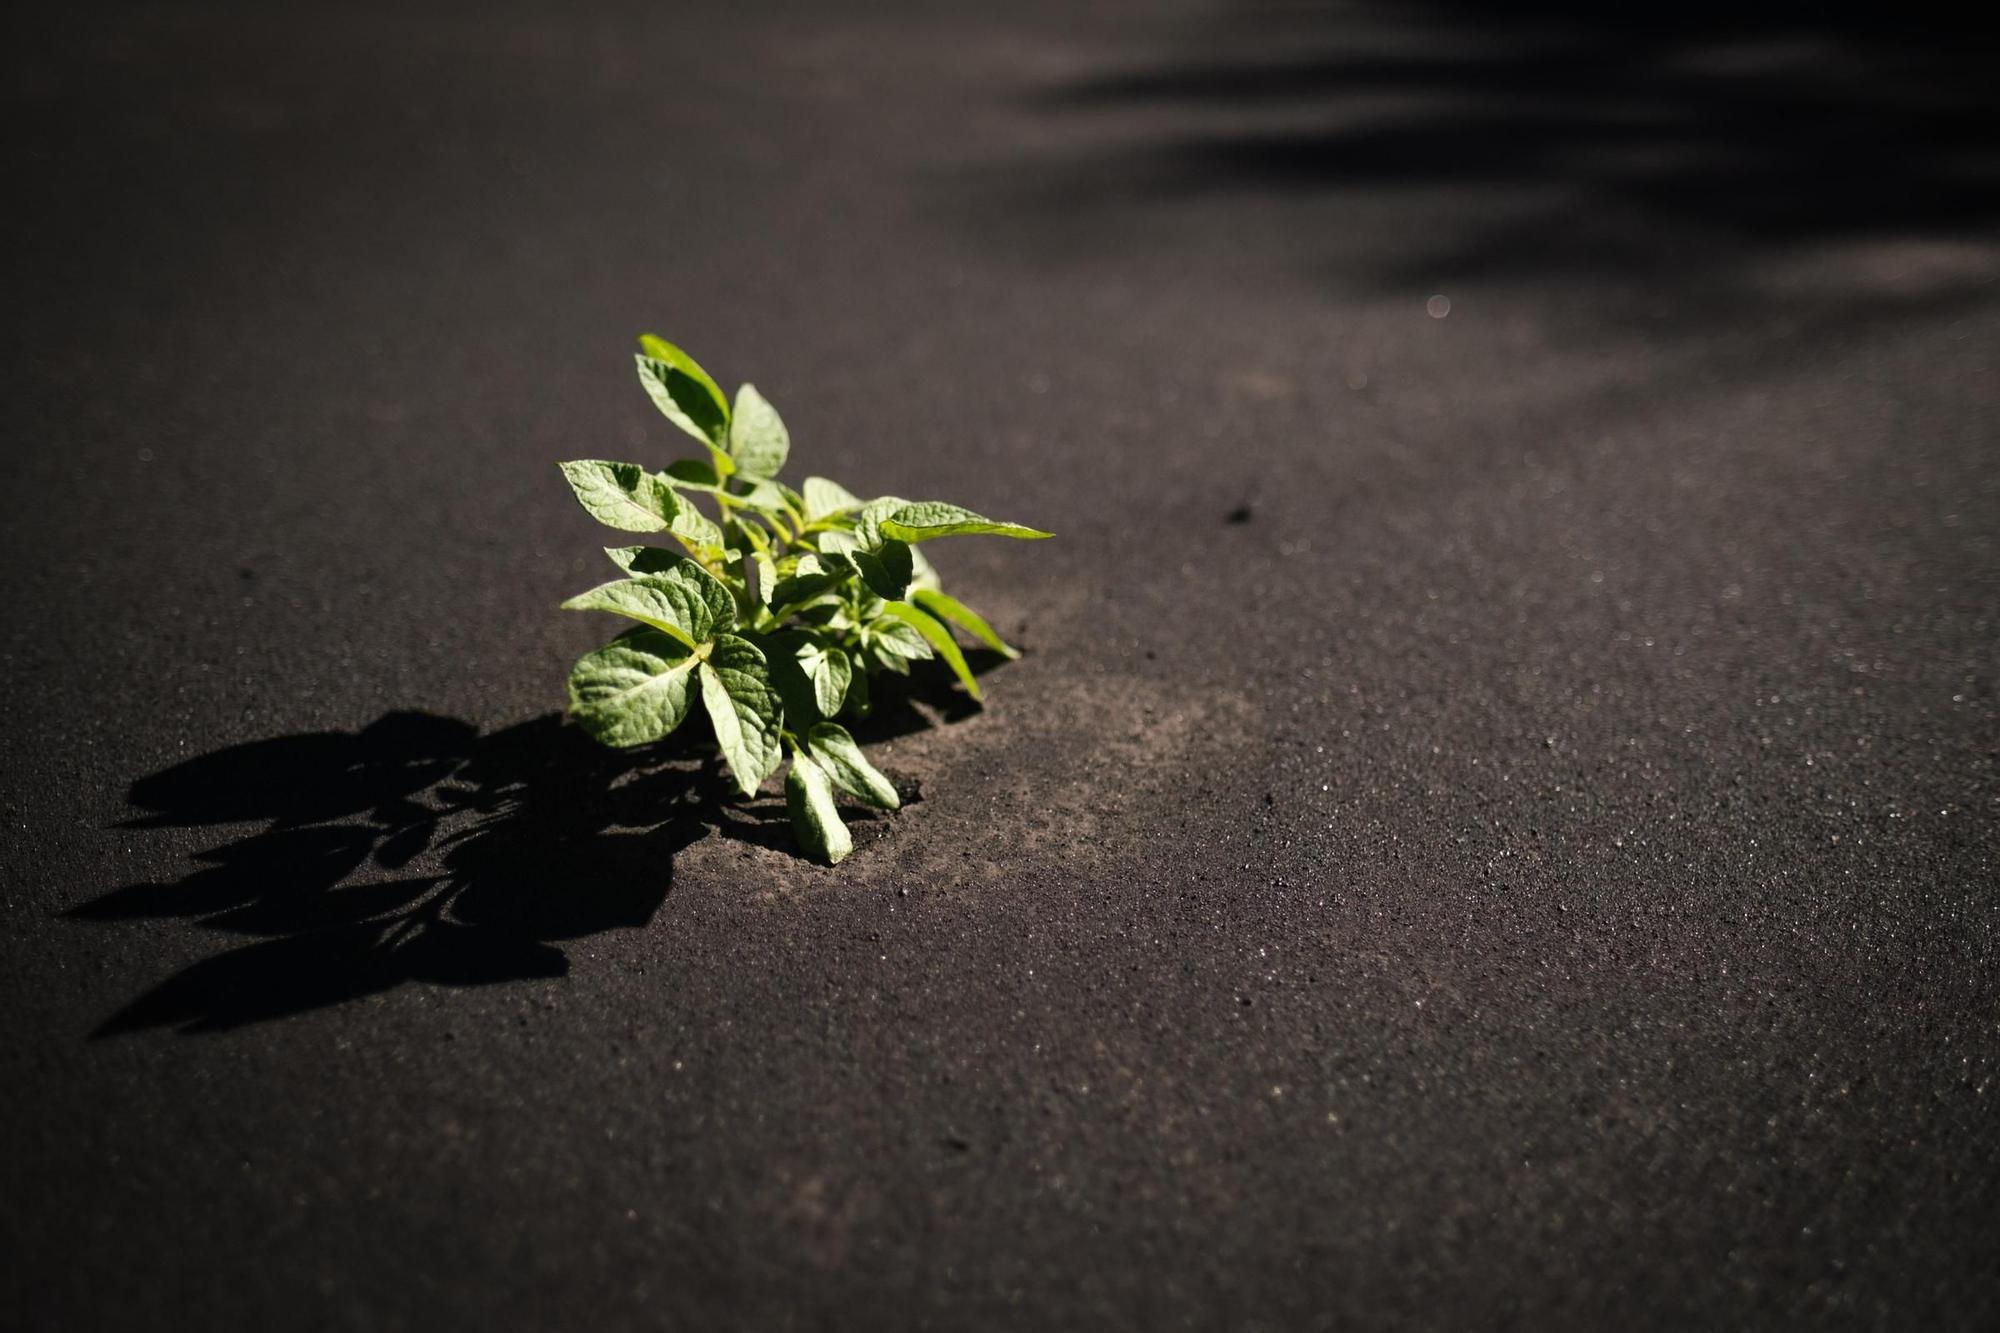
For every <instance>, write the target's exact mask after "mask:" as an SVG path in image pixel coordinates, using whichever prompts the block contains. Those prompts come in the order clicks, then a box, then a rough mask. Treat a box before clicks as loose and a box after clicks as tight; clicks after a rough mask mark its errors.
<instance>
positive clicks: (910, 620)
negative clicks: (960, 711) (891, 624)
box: [882, 602, 983, 702]
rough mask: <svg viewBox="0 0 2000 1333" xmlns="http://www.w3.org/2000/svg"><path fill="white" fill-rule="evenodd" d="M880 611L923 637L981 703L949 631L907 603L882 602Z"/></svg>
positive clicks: (981, 699) (962, 654)
mask: <svg viewBox="0 0 2000 1333" xmlns="http://www.w3.org/2000/svg"><path fill="white" fill-rule="evenodd" d="M882 610H883V611H884V612H886V613H887V614H889V615H892V616H895V617H896V618H897V619H898V620H901V621H903V622H904V623H905V624H907V625H909V626H910V627H911V628H912V629H914V630H916V632H917V633H919V634H921V635H923V636H924V639H925V640H926V641H927V642H928V643H929V644H930V646H931V647H933V648H935V649H937V654H938V656H939V657H942V658H943V659H944V660H945V665H947V666H949V667H950V668H951V671H952V674H953V675H955V676H957V677H958V682H959V684H961V685H963V686H965V692H966V693H967V694H969V695H971V696H972V697H973V698H974V699H975V700H980V701H982V702H983V696H981V694H980V693H979V682H978V681H976V680H974V679H973V678H972V668H971V667H968V666H967V665H966V664H965V654H964V653H962V652H960V651H959V650H958V643H957V641H956V640H954V639H953V638H952V637H951V631H950V630H948V629H946V628H945V627H944V626H943V625H940V624H939V623H938V622H937V621H935V620H933V619H931V618H930V617H929V616H927V615H925V614H924V613H923V612H922V611H920V610H918V609H917V608H916V607H914V606H911V605H910V604H909V603H908V602H884V603H883V604H882Z"/></svg>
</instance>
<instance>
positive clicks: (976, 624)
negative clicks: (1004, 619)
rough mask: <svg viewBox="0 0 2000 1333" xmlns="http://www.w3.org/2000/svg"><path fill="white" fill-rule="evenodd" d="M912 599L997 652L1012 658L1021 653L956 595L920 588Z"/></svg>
mask: <svg viewBox="0 0 2000 1333" xmlns="http://www.w3.org/2000/svg"><path fill="white" fill-rule="evenodd" d="M910 600H911V601H913V602H915V603H916V604H917V605H918V606H921V607H922V608H923V609H924V610H926V611H928V612H930V613H931V614H932V615H934V616H937V617H938V618H940V619H942V620H949V621H950V622H951V623H952V624H954V625H957V626H958V627H959V628H960V629H963V630H964V631H965V632H966V633H968V634H970V635H972V637H973V638H975V639H978V640H979V641H980V642H981V643H983V644H985V645H986V646H987V647H988V648H991V649H992V650H993V651H994V652H996V653H1000V654H1002V655H1004V656H1006V657H1010V658H1012V657H1019V656H1020V655H1021V654H1020V653H1018V652H1016V651H1015V650H1014V649H1012V648H1009V647H1008V646H1007V644H1006V643H1005V642H1004V641H1003V640H1002V639H1001V638H1000V636H999V635H998V634H995V633H994V632H993V627H992V626H991V625H989V624H987V623H986V622H985V621H984V620H982V619H980V618H979V614H978V612H976V611H974V610H973V609H972V608H971V607H969V606H967V605H966V604H965V603H964V602H961V601H959V600H958V599H957V598H956V597H950V596H947V595H945V594H944V593H941V592H939V591H938V590H937V589H935V588H919V589H917V590H916V591H915V592H913V593H911V594H910Z"/></svg>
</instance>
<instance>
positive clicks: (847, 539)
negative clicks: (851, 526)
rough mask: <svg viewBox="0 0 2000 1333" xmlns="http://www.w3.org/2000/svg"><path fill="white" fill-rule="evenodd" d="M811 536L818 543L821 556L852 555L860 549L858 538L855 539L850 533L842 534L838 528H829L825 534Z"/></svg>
mask: <svg viewBox="0 0 2000 1333" xmlns="http://www.w3.org/2000/svg"><path fill="white" fill-rule="evenodd" d="M813 536H814V537H815V538H816V539H817V540H818V542H819V553H820V554H821V555H853V554H854V553H855V552H856V551H858V550H860V549H861V539H860V538H859V537H856V536H855V535H854V534H853V533H851V532H843V531H841V530H840V529H838V528H830V529H828V530H827V531H825V532H816V533H814V534H813Z"/></svg>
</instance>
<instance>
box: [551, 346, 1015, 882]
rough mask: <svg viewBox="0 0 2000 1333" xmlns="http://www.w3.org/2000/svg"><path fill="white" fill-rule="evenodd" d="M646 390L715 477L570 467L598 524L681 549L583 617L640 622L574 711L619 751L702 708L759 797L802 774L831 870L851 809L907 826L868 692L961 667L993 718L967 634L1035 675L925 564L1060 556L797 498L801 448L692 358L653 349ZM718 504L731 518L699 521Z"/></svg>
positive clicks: (909, 516) (952, 524) (574, 696)
mask: <svg viewBox="0 0 2000 1333" xmlns="http://www.w3.org/2000/svg"><path fill="white" fill-rule="evenodd" d="M639 347H640V352H639V356H638V363H639V381H640V383H642V384H644V385H645V386H646V392H647V394H649V395H650V396H651V398H652V400H653V404H654V405H655V406H656V407H658V408H659V409H660V411H661V412H662V413H663V414H665V416H666V418H667V420H669V421H671V422H673V423H674V424H675V425H676V426H679V427H680V428H681V429H682V430H684V431H686V432H687V433H688V434H689V435H692V436H693V437H694V438H695V439H697V440H699V441H701V443H702V444H703V445H704V446H705V447H706V452H707V457H706V458H695V459H684V460H682V461H680V462H677V463H672V464H669V465H668V466H667V467H666V469H665V470H664V471H661V472H648V471H647V470H646V469H645V468H643V467H641V466H639V465H638V464H636V463H607V462H602V461H599V460H596V459H582V460H578V461H575V462H569V463H564V464H562V471H563V476H564V477H566V478H567V479H568V480H569V484H570V488H571V489H572V490H574V491H575V492H576V498H577V499H578V500H580V501H582V502H583V507H584V508H585V509H586V510H588V511H589V513H590V515H591V517H592V518H595V519H596V520H597V521H598V522H600V523H602V524H604V525H605V526H607V527H611V528H616V529H618V530H619V531H621V532H664V533H667V534H669V535H670V536H671V537H672V538H673V539H674V540H675V541H676V542H677V543H679V546H680V548H681V549H679V550H670V549H666V548H662V547H657V546H620V547H611V548H607V549H606V551H605V554H607V555H609V556H610V557H611V560H612V563H613V564H615V565H617V566H618V567H619V569H621V570H623V571H624V573H625V577H624V578H620V579H614V580H612V581H611V582H609V583H605V584H602V585H600V586H598V587H595V588H592V589H591V590H590V591H589V592H586V593H582V594H580V595H579V596H576V597H572V598H570V599H569V600H568V601H567V602H564V603H563V606H564V608H565V609H567V610H573V611H609V612H612V613H613V614H615V615H620V616H624V617H626V618H627V619H630V620H635V621H637V622H639V623H638V624H637V625H635V626H633V627H632V628H631V629H628V630H626V631H625V632H624V633H623V634H620V635H619V636H618V637H617V638H615V639H613V640H612V641H611V642H610V643H608V644H606V645H604V646H603V647H602V648H599V649H598V650H597V651H595V652H592V653H587V654H585V655H584V657H583V658H582V659H581V660H580V661H578V662H577V664H576V666H575V668H574V669H573V670H572V671H571V672H570V677H569V699H570V711H571V713H572V714H573V715H574V716H575V717H576V719H577V721H578V722H580V723H581V724H582V725H583V728H584V730H586V731H588V732H589V733H590V734H591V735H592V736H594V737H596V738H597V739H598V740H600V741H602V742H604V743H605V744H606V745H616V746H630V745H644V744H646V743H648V742H650V741H656V740H659V739H660V738H661V737H663V736H665V735H667V734H668V733H669V732H671V731H673V730H674V728H676V727H678V726H679V725H680V724H681V722H682V721H683V720H685V719H686V717H687V715H688V713H689V712H690V711H692V705H693V700H694V696H695V695H696V694H697V693H699V694H700V696H701V703H702V708H703V710H704V711H705V712H706V713H707V714H708V719H709V723H710V725H711V726H712V727H713V728H714V731H715V740H716V744H717V746H718V747H719V748H720V750H721V752H722V759H723V762H724V763H725V764H726V765H727V766H728V768H729V772H730V775H731V776H732V777H733V778H734V779H735V783H736V786H737V788H738V789H739V790H740V791H741V792H742V794H743V795H744V796H745V797H751V796H755V795H756V793H757V789H758V788H759V787H760V786H762V785H763V783H764V781H765V779H767V778H769V777H770V776H771V775H772V774H773V773H775V772H776V771H777V770H778V767H779V766H780V765H781V764H782V763H783V762H784V760H785V757H786V755H787V754H789V755H790V757H791V764H792V766H791V770H790V772H789V773H787V774H786V776H785V801H786V805H787V807H788V808H789V810H790V812H791V818H792V828H793V830H794V831H795V832H796V833H797V835H798V839H799V842H800V844H801V845H802V846H804V847H805V848H806V849H807V850H808V851H810V852H812V853H813V854H814V855H817V856H820V857H822V858H824V859H825V860H827V861H828V862H835V861H839V860H840V859H841V858H842V857H844V856H846V855H847V854H848V852H849V851H851V850H852V849H853V840H852V838H851V837H850V835H849V834H848V831H847V826H846V825H845V824H843V823H842V822H841V819H840V815H839V812H838V811H837V810H836V808H835V805H834V792H835V790H836V789H838V790H840V791H844V792H846V793H847V794H848V795H849V796H852V797H853V798H854V799H855V800H858V801H861V802H863V803H865V804H867V805H872V806H875V807H877V808H879V809H884V810H894V809H895V808H896V807H897V804H898V801H897V797H896V789H895V787H894V786H893V785H891V783H890V782H889V780H888V779H887V778H884V777H883V776H882V775H881V774H880V773H879V772H877V771H876V770H875V768H874V766H873V765H871V764H870V763H869V762H868V760H867V759H866V758H865V757H864V756H863V755H862V753H861V747H860V746H859V745H857V744H856V743H855V741H854V737H853V736H851V735H850V734H849V733H848V731H847V729H846V728H845V727H843V726H841V725H840V723H839V722H838V721H836V720H835V719H836V718H839V717H842V716H851V717H865V716H867V713H868V708H869V692H868V678H869V676H870V675H872V674H874V673H876V672H880V671H893V672H896V673H898V674H900V675H907V674H908V673H909V670H910V664H911V663H912V662H915V661H922V660H924V659H927V658H931V657H938V658H942V659H943V660H944V662H945V664H946V665H948V666H949V667H950V668H951V670H952V672H953V673H954V674H955V675H956V676H957V677H958V679H959V681H960V683H961V684H963V685H964V687H965V691H966V693H967V694H969V695H971V696H972V697H973V698H974V699H975V700H977V699H979V697H980V694H979V682H978V681H976V680H974V679H973V676H972V672H971V670H970V669H969V668H968V667H967V666H966V662H965V654H964V653H963V652H962V651H961V650H960V648H959V646H958V643H957V641H956V640H955V639H954V638H953V636H952V630H953V628H954V627H955V628H957V629H959V630H963V631H964V632H965V633H967V634H969V635H970V636H972V637H973V638H974V639H977V640H979V641H980V642H981V643H984V644H985V645H987V646H988V647H990V648H992V649H994V650H995V651H997V652H1000V653H1003V654H1005V655H1006V656H1008V657H1016V656H1018V655H1019V654H1017V653H1016V652H1015V651H1014V650H1013V649H1012V648H1010V647H1008V646H1007V645H1006V644H1005V643H1004V642H1002V641H1001V639H1000V636H999V635H998V634H995V633H994V632H993V629H992V627H991V626H989V625H988V624H987V623H986V622H985V621H984V620H982V619H981V618H980V617H979V616H978V615H977V614H976V613H975V612H973V611H972V610H971V609H970V608H969V607H967V606H966V605H964V604H963V603H962V602H959V601H956V600H955V599H953V598H951V597H949V596H947V595H946V594H945V593H944V591H943V589H942V588H941V587H940V586H939V583H938V577H937V572H936V571H935V570H934V569H932V568H931V565H930V562H929V561H927V560H925V559H924V557H923V554H922V553H921V552H920V551H918V550H917V549H916V547H917V544H918V543H920V542H926V541H930V540H932V539H933V538H937V537H952V536H960V535H973V534H980V533H986V534H991V535H994V536H1000V537H1047V536H1049V535H1050V534H1048V533H1046V532H1038V531H1036V530H1035V529H1033V528H1024V527H1022V526H1020V525H1019V524H1016V523H995V522H993V521H992V520H990V519H985V518H981V517H980V516H979V515H978V514H975V513H973V512H972V511H971V510H968V509H961V508H959V507H958V506H957V505H949V504H941V503H938V502H935V501H928V502H924V503H918V504H912V503H910V502H909V501H906V500H902V499H898V498H897V497H895V496H883V497H881V498H880V499H875V500H867V501H864V500H862V499H860V498H859V497H857V496H855V495H854V494H852V493H851V492H849V491H848V490H847V489H846V488H845V487H842V486H840V485H839V484H837V483H835V482H831V481H828V480H827V479H826V478H824V477H807V478H806V479H805V482H804V484H803V485H802V486H801V488H800V489H798V490H796V491H795V490H793V489H792V488H791V487H789V486H787V485H785V484H784V483H783V482H781V481H779V480H778V473H779V471H780V469H782V468H783V467H784V465H785V461H786V459H787V457H788V456H789V455H790V453H791V437H790V435H789V434H788V433H787V432H786V430H785V424H784V422H783V421H782V420H780V419H779V417H778V413H777V410H776V409H774V408H773V407H772V406H771V405H770V404H769V403H768V402H766V401H765V400H764V397H763V395H761V394H759V393H758V392H757V390H756V389H755V388H753V387H751V386H750V385H748V384H746V385H744V386H743V387H742V388H740V389H738V390H737V391H736V402H735V405H734V407H733V408H732V407H731V405H730V403H729V400H728V399H726V398H725V397H724V396H723V393H722V390H721V389H720V388H719V387H717V385H716V383H715V381H714V380H713V379H711V378H709V375H708V372H707V371H705V370H703V369H702V368H701V367H700V366H698V365H696V364H695V362H694V359H693V358H692V357H690V356H689V355H688V354H687V353H686V352H683V351H682V350H681V349H680V348H678V347H675V346H674V345H673V344H672V343H669V342H666V341H663V340H662V339H659V338H655V337H653V336H652V335H650V334H647V335H645V336H643V337H641V338H640V339H639ZM697 497H706V498H707V499H708V501H709V502H710V503H711V504H712V505H713V507H714V510H715V514H714V517H710V516H709V515H708V514H706V513H704V512H702V510H701V509H700V508H698V507H697V506H696V503H695V501H696V499H697Z"/></svg>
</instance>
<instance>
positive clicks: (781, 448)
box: [729, 384, 792, 477]
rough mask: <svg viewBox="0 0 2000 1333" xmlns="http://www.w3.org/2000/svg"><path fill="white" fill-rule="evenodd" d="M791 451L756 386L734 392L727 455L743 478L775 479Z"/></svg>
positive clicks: (780, 423)
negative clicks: (732, 459) (733, 406)
mask: <svg viewBox="0 0 2000 1333" xmlns="http://www.w3.org/2000/svg"><path fill="white" fill-rule="evenodd" d="M791 452H792V437H791V435H790V433H789V432H787V431H786V430H785V423H784V422H783V421H782V420H781V419H780V418H779V416H778V409H777V408H775V407H772V406H771V404H770V403H769V402H767V401H765V398H764V395H763V394H761V393H758V392H757V386H756V385H754V384H746V385H744V386H743V387H742V388H740V389H738V390H737V391H736V413H735V415H734V416H732V417H731V418H730V419H729V455H730V457H732V458H734V459H735V460H736V467H737V470H738V471H740V472H741V473H743V475H744V476H746V477H775V476H777V475H778V472H779V471H780V469H782V468H783V467H784V466H785V459H786V458H787V457H788V456H789V455H790V454H791Z"/></svg>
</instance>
